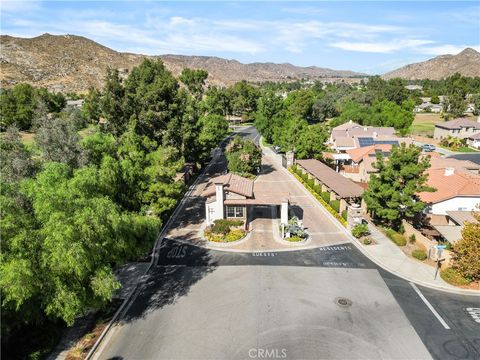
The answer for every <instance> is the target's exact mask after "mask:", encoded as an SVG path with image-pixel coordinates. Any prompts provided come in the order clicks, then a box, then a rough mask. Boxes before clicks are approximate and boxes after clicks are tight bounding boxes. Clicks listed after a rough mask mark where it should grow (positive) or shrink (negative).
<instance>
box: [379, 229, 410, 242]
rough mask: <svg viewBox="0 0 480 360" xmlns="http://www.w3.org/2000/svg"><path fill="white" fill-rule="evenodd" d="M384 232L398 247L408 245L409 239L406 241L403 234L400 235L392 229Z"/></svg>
mask: <svg viewBox="0 0 480 360" xmlns="http://www.w3.org/2000/svg"><path fill="white" fill-rule="evenodd" d="M384 231H385V235H387V237H388V238H389V239H390V240H392V241H393V242H394V243H395V244H397V245H398V246H405V245H407V239H405V236H403V235H402V234H399V233H397V232H396V231H395V230H393V229H390V228H387V229H385V230H384Z"/></svg>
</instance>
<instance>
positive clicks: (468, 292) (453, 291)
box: [260, 142, 480, 297]
mask: <svg viewBox="0 0 480 360" xmlns="http://www.w3.org/2000/svg"><path fill="white" fill-rule="evenodd" d="M260 144H261V142H260ZM261 147H262V149H265V147H263V146H261ZM266 155H267V154H266ZM281 169H282V170H283V171H285V172H286V173H287V174H289V176H290V177H291V178H292V179H294V180H295V181H296V183H297V184H299V185H300V187H301V188H302V191H303V192H304V193H305V194H307V195H308V196H309V197H311V198H312V199H314V200H315V203H316V204H318V206H319V207H320V209H321V211H322V212H323V213H324V214H325V215H326V216H327V217H328V218H329V219H331V220H332V222H333V223H334V224H335V226H336V227H337V228H338V229H341V230H342V231H343V232H344V233H345V234H346V235H347V236H348V239H349V240H350V242H351V243H353V245H355V247H356V248H357V249H358V250H359V251H360V252H361V253H362V254H363V255H365V256H366V257H367V258H368V259H370V260H371V261H372V262H374V263H375V264H376V265H378V266H379V267H381V268H382V269H384V270H386V271H388V272H389V273H391V274H393V275H395V276H397V277H399V278H401V279H403V280H406V281H408V282H412V283H415V284H417V285H420V286H423V287H426V288H429V289H433V290H437V291H443V292H448V293H451V294H457V295H470V296H478V297H480V291H478V290H469V289H450V288H446V287H443V286H437V285H433V284H429V283H425V282H423V281H421V280H417V279H413V278H411V277H408V276H405V275H403V274H401V273H399V272H398V271H396V270H392V269H390V268H389V267H388V266H387V265H385V264H384V263H382V262H381V261H380V260H378V259H377V258H375V257H373V256H372V255H371V254H370V253H368V251H367V250H365V249H364V248H363V245H361V244H359V243H358V241H357V240H356V239H355V238H354V237H353V235H352V234H350V233H349V232H348V230H347V229H346V228H345V227H344V226H343V225H342V224H340V222H338V220H337V219H335V217H334V216H333V215H332V214H330V213H329V212H328V211H327V210H326V209H325V208H324V207H323V206H322V205H321V204H320V203H319V202H318V201H317V199H315V197H314V196H313V195H312V194H311V193H310V192H309V191H308V190H307V189H306V188H305V187H304V186H303V185H302V184H301V183H300V182H299V181H298V180H297V178H295V176H293V174H292V173H290V172H289V171H288V170H287V169H285V168H284V167H283V166H282V167H281Z"/></svg>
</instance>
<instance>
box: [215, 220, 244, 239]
mask: <svg viewBox="0 0 480 360" xmlns="http://www.w3.org/2000/svg"><path fill="white" fill-rule="evenodd" d="M241 225H243V221H242V220H227V219H218V220H215V221H214V222H213V226H212V232H213V233H215V234H224V235H226V234H227V233H228V232H229V231H230V227H232V226H241Z"/></svg>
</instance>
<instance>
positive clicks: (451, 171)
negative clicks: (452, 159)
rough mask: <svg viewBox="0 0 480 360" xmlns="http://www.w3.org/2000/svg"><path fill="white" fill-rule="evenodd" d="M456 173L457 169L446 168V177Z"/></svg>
mask: <svg viewBox="0 0 480 360" xmlns="http://www.w3.org/2000/svg"><path fill="white" fill-rule="evenodd" d="M454 173H455V169H454V168H453V167H446V168H445V176H451V175H453V174H454Z"/></svg>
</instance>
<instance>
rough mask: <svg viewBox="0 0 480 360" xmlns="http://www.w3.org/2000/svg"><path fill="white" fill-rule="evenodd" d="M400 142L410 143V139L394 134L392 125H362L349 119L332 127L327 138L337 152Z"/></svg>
mask: <svg viewBox="0 0 480 360" xmlns="http://www.w3.org/2000/svg"><path fill="white" fill-rule="evenodd" d="M400 143H407V144H411V143H412V139H410V138H400V137H398V136H396V135H395V129H394V128H393V127H376V126H363V125H359V124H357V123H355V122H353V121H351V120H350V121H349V122H347V123H345V124H342V125H339V126H337V127H335V128H333V129H332V132H331V134H330V138H329V140H328V144H329V145H330V148H331V149H332V150H334V151H335V152H337V153H345V152H346V151H347V150H352V149H357V148H361V147H366V146H371V145H377V144H390V145H399V144H400Z"/></svg>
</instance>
